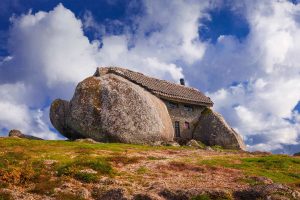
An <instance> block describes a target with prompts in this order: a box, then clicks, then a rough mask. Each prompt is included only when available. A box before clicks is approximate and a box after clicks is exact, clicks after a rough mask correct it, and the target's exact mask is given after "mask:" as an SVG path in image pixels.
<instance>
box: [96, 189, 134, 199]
mask: <svg viewBox="0 0 300 200" xmlns="http://www.w3.org/2000/svg"><path fill="white" fill-rule="evenodd" d="M94 198H95V199H96V200H128V198H126V197H125V190H124V189H123V188H114V189H110V190H108V191H105V192H99V193H97V194H96V195H94Z"/></svg>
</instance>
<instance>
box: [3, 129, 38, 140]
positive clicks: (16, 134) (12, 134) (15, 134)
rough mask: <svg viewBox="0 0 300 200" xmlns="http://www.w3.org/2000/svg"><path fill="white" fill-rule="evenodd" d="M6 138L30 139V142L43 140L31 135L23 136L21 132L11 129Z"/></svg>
mask: <svg viewBox="0 0 300 200" xmlns="http://www.w3.org/2000/svg"><path fill="white" fill-rule="evenodd" d="M8 137H16V138H25V139H30V140H43V139H42V138H39V137H35V136H32V135H25V134H23V133H22V132H21V131H19V130H16V129H12V130H10V131H9V133H8Z"/></svg>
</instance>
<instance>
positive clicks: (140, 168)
mask: <svg viewBox="0 0 300 200" xmlns="http://www.w3.org/2000/svg"><path fill="white" fill-rule="evenodd" d="M147 172H148V168H147V167H144V166H142V167H139V168H138V169H137V170H136V173H137V174H145V173H147Z"/></svg>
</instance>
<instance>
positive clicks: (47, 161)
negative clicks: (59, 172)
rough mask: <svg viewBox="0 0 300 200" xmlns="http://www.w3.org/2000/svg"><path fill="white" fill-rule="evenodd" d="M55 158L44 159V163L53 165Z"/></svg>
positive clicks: (55, 161)
mask: <svg viewBox="0 0 300 200" xmlns="http://www.w3.org/2000/svg"><path fill="white" fill-rule="evenodd" d="M57 162H58V161H57V160H44V165H48V166H49V165H53V164H54V163H57Z"/></svg>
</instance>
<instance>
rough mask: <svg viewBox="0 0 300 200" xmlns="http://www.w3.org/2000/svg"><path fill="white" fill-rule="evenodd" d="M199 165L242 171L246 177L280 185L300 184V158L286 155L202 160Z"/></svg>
mask: <svg viewBox="0 0 300 200" xmlns="http://www.w3.org/2000/svg"><path fill="white" fill-rule="evenodd" d="M199 164H200V165H208V166H221V167H226V168H234V169H240V170H242V171H243V172H244V173H245V174H246V175H253V176H254V175H255V176H264V177H268V178H271V179H272V180H273V181H275V182H280V183H298V182H300V158H297V157H290V156H286V155H269V156H257V157H248V158H238V157H234V156H227V157H226V156H224V157H216V158H213V159H206V160H200V161H199Z"/></svg>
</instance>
